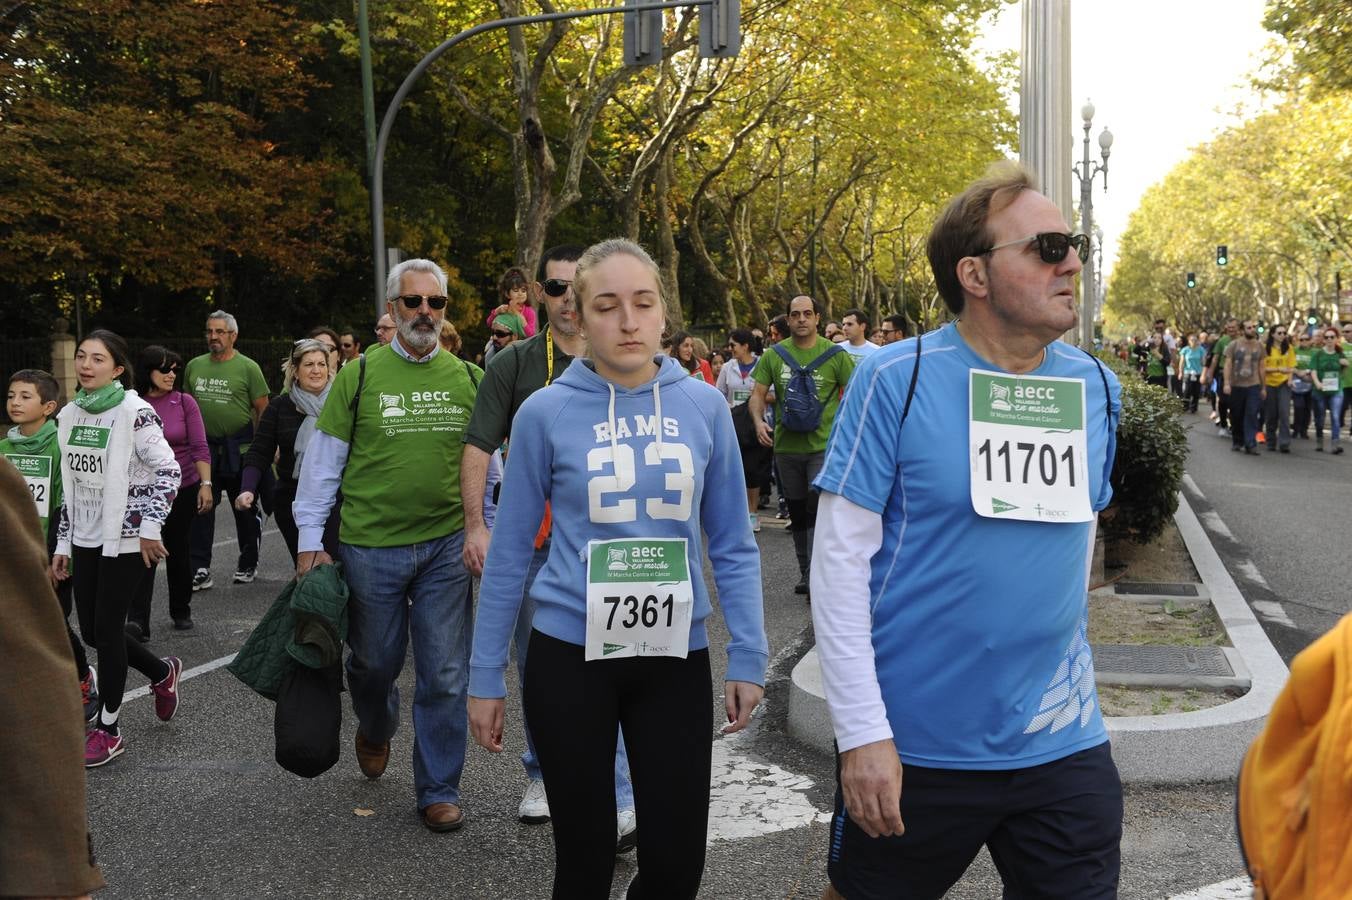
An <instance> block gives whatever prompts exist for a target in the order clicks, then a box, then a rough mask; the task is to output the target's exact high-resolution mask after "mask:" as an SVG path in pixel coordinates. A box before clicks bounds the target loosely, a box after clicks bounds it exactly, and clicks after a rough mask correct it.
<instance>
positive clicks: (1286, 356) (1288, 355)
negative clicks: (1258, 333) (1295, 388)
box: [1263, 341, 1296, 387]
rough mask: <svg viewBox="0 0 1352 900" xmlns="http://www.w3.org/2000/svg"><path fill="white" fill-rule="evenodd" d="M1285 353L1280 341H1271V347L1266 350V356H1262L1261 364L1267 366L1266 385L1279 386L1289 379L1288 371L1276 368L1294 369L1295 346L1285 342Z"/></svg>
mask: <svg viewBox="0 0 1352 900" xmlns="http://www.w3.org/2000/svg"><path fill="white" fill-rule="evenodd" d="M1286 346H1287V350H1286V352H1285V353H1283V352H1282V350H1281V347H1282V345H1281V342H1280V341H1273V342H1272V349H1271V350H1269V351H1268V354H1267V356H1265V357H1264V358H1263V365H1264V366H1266V367H1267V386H1268V387H1280V386H1281V385H1283V384H1286V383H1287V382H1289V381H1290V380H1291V373H1290V372H1278V371H1276V370H1277V369H1294V368H1295V367H1296V347H1295V345H1294V344H1287V345H1286Z"/></svg>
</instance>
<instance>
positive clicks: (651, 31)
mask: <svg viewBox="0 0 1352 900" xmlns="http://www.w3.org/2000/svg"><path fill="white" fill-rule="evenodd" d="M639 2H641V0H624V5H625V6H637V5H638V4H639ZM661 61H662V10H660V9H644V10H635V11H633V12H627V13H625V14H624V63H625V65H627V66H655V65H657V64H658V63H660V62H661Z"/></svg>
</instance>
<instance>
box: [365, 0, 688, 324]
mask: <svg viewBox="0 0 1352 900" xmlns="http://www.w3.org/2000/svg"><path fill="white" fill-rule="evenodd" d="M712 4H713V0H671V2H667V3H644V4H641V5H638V6H607V7H603V8H601V9H575V10H568V11H565V12H554V13H542V14H540V15H534V16H513V17H511V18H509V19H494V20H493V21H491V22H482V23H480V24H478V25H475V26H474V27H473V28H469V29H466V30H465V31H462V32H460V33H459V34H456V35H452V36H451V37H449V38H447V39H446V40H444V41H442V42H441V43H440V44H438V45H437V47H436V48H435V49H434V50H432V52H430V53H428V54H427V55H426V56H424V57H423V58H422V59H421V60H420V61H419V62H418V64H417V65H416V66H414V67H413V71H411V72H409V73H408V75H407V76H406V77H405V78H404V81H403V83H402V84H400V85H399V90H397V91H395V92H394V96H393V97H392V98H390V105H389V107H388V108H387V109H386V110H385V115H384V116H383V117H382V118H381V120H380V133H379V134H378V135H377V136H376V152H375V161H374V163H373V165H372V166H371V249H372V253H371V258H372V259H371V261H372V263H373V264H374V265H373V266H372V268H373V270H374V271H375V298H376V315H380V314H381V313H383V312H384V311H385V275H386V268H385V148H386V147H387V146H388V145H389V142H390V131H391V130H392V129H393V128H394V119H395V116H397V115H398V114H399V107H401V106H402V105H403V103H404V98H405V97H407V96H408V93H409V91H411V90H413V85H415V84H417V83H418V79H419V78H421V77H422V74H423V72H426V71H427V68H428V66H430V65H432V63H434V62H436V61H437V60H438V59H439V58H440V57H441V55H442V54H443V53H445V52H446V51H447V50H450V49H451V48H452V47H454V46H455V45H456V44H458V43H460V42H461V41H464V40H467V39H469V38H472V37H474V36H475V35H478V34H482V33H484V32H485V31H493V30H495V29H498V28H510V27H512V26H514V25H535V24H538V23H541V22H557V21H561V20H564V19H583V18H587V17H589V16H602V15H611V14H614V13H626V12H628V13H634V12H642V11H644V10H649V9H681V8H684V7H687V6H711V5H712Z"/></svg>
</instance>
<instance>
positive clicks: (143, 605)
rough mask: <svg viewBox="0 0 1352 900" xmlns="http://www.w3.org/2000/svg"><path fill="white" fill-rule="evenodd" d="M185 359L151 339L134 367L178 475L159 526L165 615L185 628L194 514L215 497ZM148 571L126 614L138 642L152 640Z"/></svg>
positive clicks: (189, 623) (189, 615) (188, 617)
mask: <svg viewBox="0 0 1352 900" xmlns="http://www.w3.org/2000/svg"><path fill="white" fill-rule="evenodd" d="M182 374H183V358H182V357H181V356H179V355H178V354H177V353H175V352H174V351H172V350H168V349H166V348H164V347H161V346H159V345H158V344H152V345H151V346H149V347H147V348H145V349H144V350H142V351H141V358H140V360H139V365H138V367H137V369H136V391H137V393H139V394H140V395H141V397H142V399H144V400H145V401H146V402H147V403H149V404H150V408H151V409H153V410H155V414H156V415H157V416H159V417H160V422H161V425H162V428H163V430H164V439H165V440H166V441H167V442H168V443H169V449H171V450H173V451H174V459H175V460H176V461H177V462H178V468H179V471H180V472H181V473H182V480H181V482H180V484H179V487H178V496H176V497H175V498H174V505H173V506H172V507H170V508H169V518H167V519H165V520H164V527H163V528H161V529H160V540H162V541H163V542H164V549H165V550H166V551H167V552H168V554H169V555H168V558H167V559H166V560H165V563H164V573H165V576H166V581H167V584H168V587H169V618H170V619H172V620H173V623H174V629H175V630H177V631H189V630H191V628H192V627H193V625H192V560H191V559H190V558H189V549H188V535H189V534H190V533H191V532H192V523H193V517H194V516H200V515H206V514H208V513H210V512H211V507H212V505H213V504H214V503H215V497H214V495H213V492H212V489H211V451H210V450H209V449H207V430H206V426H205V425H203V424H202V411H201V409H199V408H198V406H197V401H196V400H194V399H193V397H192V396H191V395H190V394H185V393H183V388H182V384H181V383H180V381H179V378H180V377H181V376H182ZM157 566H158V563H153V564H151V566H150V568H149V569H148V570H146V573H145V578H144V579H143V580H142V582H141V587H140V589H139V590H138V591H137V592H136V596H135V597H134V598H133V599H132V602H131V611H130V612H129V613H128V614H127V631H128V633H129V634H131V635H132V637H136V638H138V639H139V640H140V641H141V643H143V644H144V643H145V642H146V641H148V640H150V606H151V599H152V597H153V595H154V593H155V569H156V567H157Z"/></svg>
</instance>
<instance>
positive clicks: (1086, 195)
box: [1079, 122, 1096, 350]
mask: <svg viewBox="0 0 1352 900" xmlns="http://www.w3.org/2000/svg"><path fill="white" fill-rule="evenodd" d="M1091 125H1092V123H1091V122H1085V123H1084V163H1083V165H1084V169H1083V171H1081V172H1080V173H1079V174H1080V230H1081V231H1082V232H1084V234H1085V235H1086V236H1087V237H1088V238H1089V240H1091V241H1092V240H1093V239H1094V170H1093V168H1091V167H1092V165H1093V163H1092V162H1091V160H1090V159H1089V128H1090V126H1091ZM1095 295H1096V291H1095V288H1094V254H1093V253H1090V254H1089V258H1088V259H1086V260H1085V262H1084V269H1083V271H1081V272H1080V346H1081V347H1083V348H1084V349H1085V350H1092V349H1093V348H1094V297H1095Z"/></svg>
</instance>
